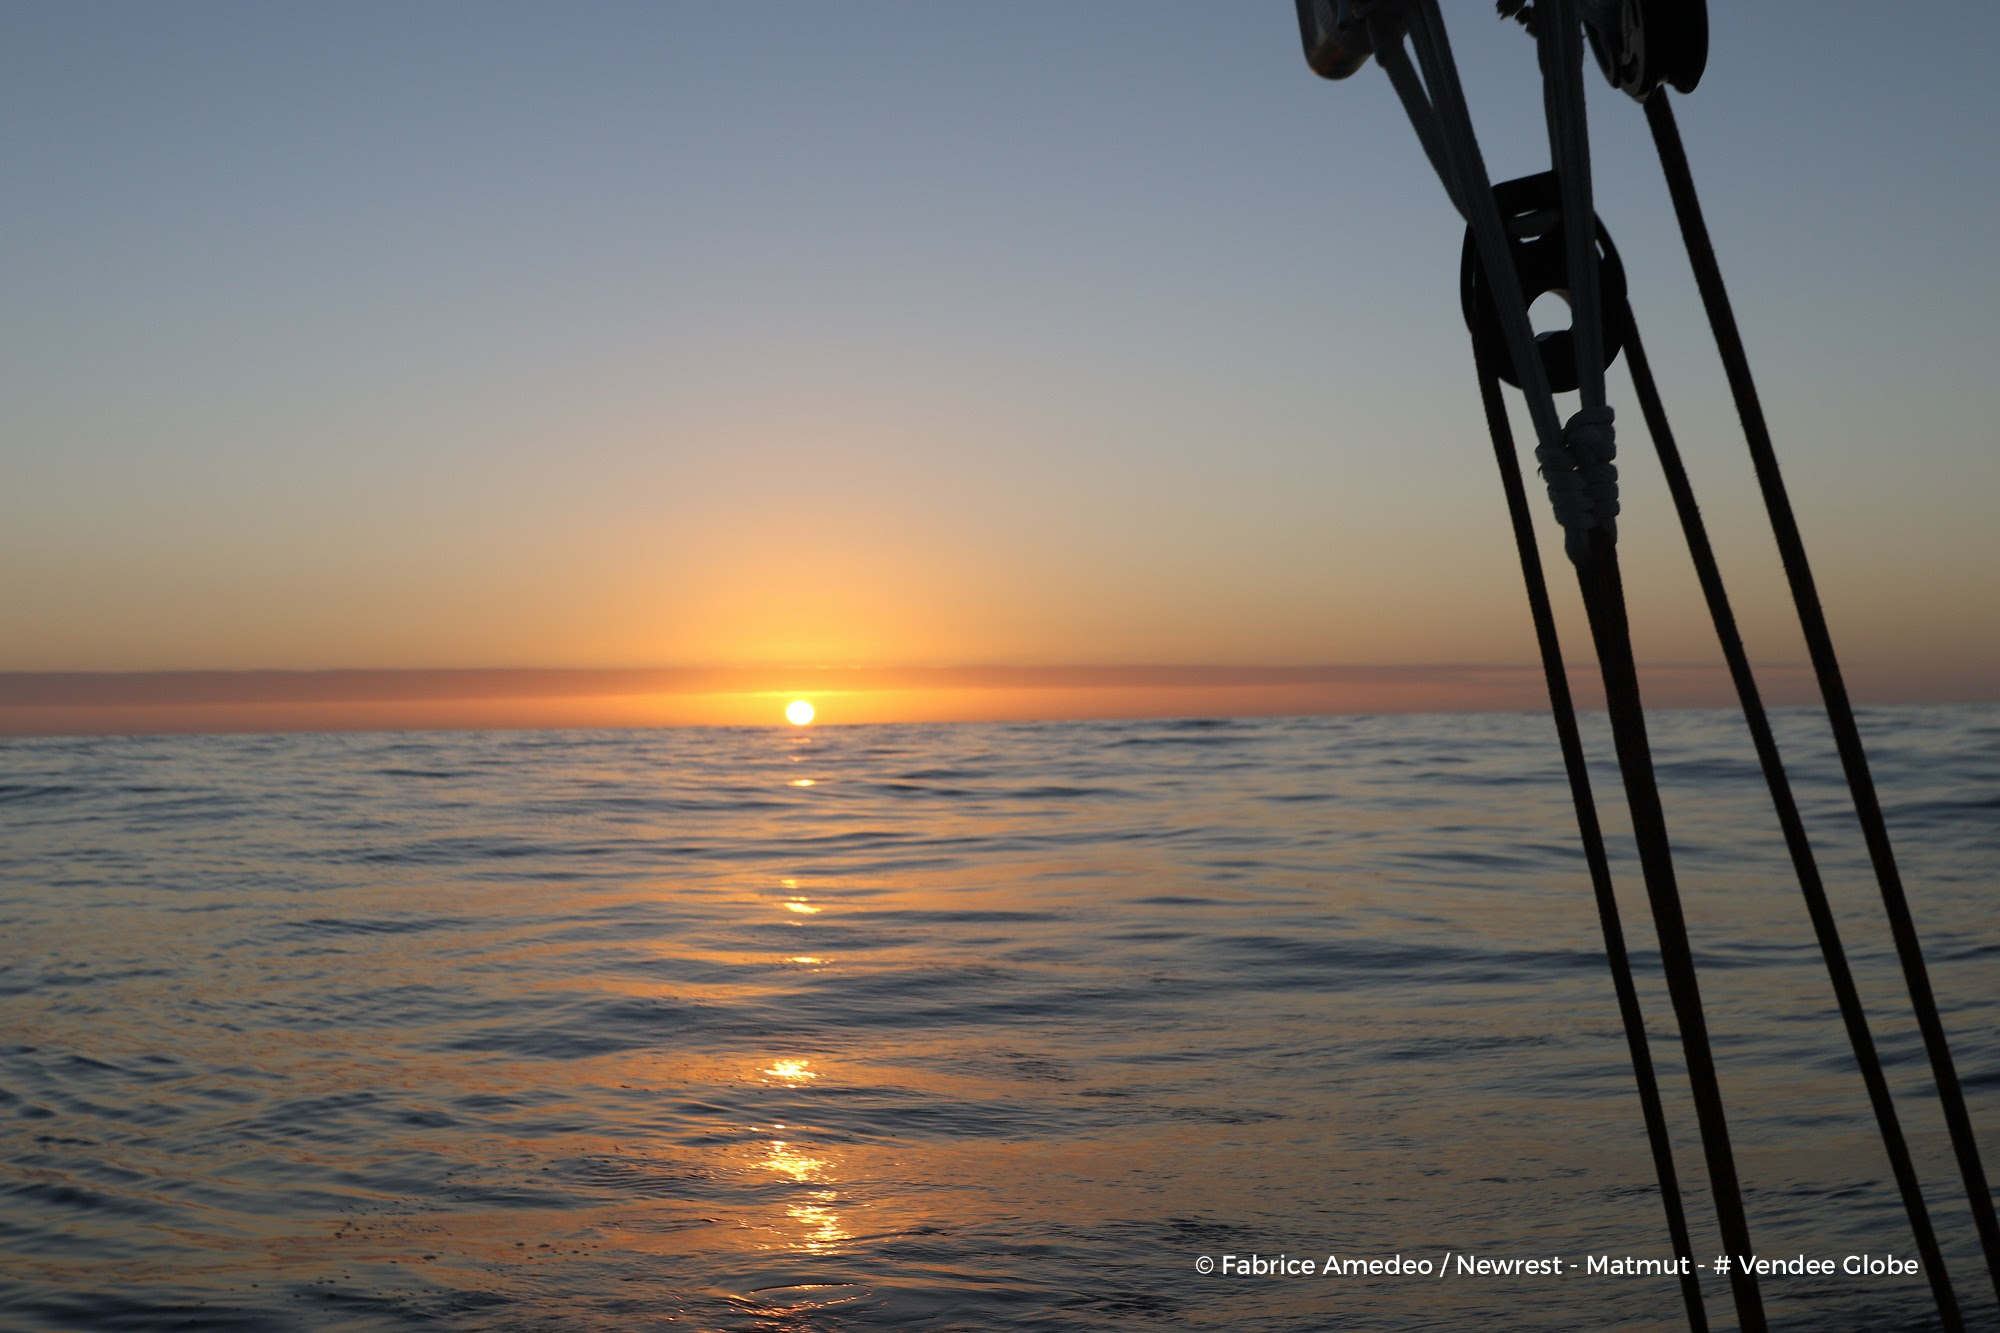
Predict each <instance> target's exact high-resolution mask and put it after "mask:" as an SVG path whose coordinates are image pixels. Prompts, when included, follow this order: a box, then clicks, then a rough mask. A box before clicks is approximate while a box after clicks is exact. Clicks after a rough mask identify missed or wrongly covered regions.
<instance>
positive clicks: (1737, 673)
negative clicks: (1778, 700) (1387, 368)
mask: <svg viewBox="0 0 2000 1333" xmlns="http://www.w3.org/2000/svg"><path fill="white" fill-rule="evenodd" d="M1625 355H1626V358H1627V360H1626V367H1627V369H1628V370H1630V372H1631V375H1632V387H1633V389H1634V391H1635V392H1636V394H1637V396H1638V399H1639V411H1640V412H1641V414H1642V415H1643V416H1644V417H1645V419H1646V429H1647V432H1648V433H1649V434H1651V435H1652V437H1653V448H1654V451H1655V452H1656V453H1657V454H1658V455H1659V458H1660V470H1661V471H1662V472H1663V473H1665V474H1666V481H1667V490H1668V491H1669V492H1670V493H1671V494H1672V496H1673V501H1674V509H1675V511H1676V512H1677V513H1678V514H1679V516H1680V522H1681V531H1682V532H1683V533H1684V534H1685V535H1686V537H1687V544H1688V554H1689V555H1690V556H1691V557H1692V558H1693V560H1694V567H1695V576H1696V578H1697V579H1698V580H1699V581H1700V583H1701V591H1702V596H1703V598H1704V599H1705V600H1706V601H1707V603H1708V613H1709V619H1710V620H1711V621H1713V622H1714V625H1715V637H1716V639H1717V641H1718V642H1720V644H1721V645H1722V655H1723V658H1724V659H1725V660H1726V661H1727V663H1728V665H1729V676H1730V679H1731V680H1732V681H1733V682H1734V683H1735V686H1736V697H1737V700H1738V702H1739V703H1740V704H1741V706H1742V709H1743V717H1744V720H1745V722H1747V723H1748V724H1749V728H1750V737H1751V740H1752V742H1753V744H1754V745H1755V746H1756V750H1757V760H1758V763H1759V764H1760V765H1761V766H1762V768H1763V770H1764V782H1765V785H1766V786H1767V787H1769V788H1770V791H1771V803H1772V805H1773V806H1775V807H1776V809H1777V813H1778V825H1779V827H1780V828H1781V829H1782V830H1783V831H1784V835H1785V847H1786V849H1787V850H1788V851H1789V852H1790V853H1791V858H1792V868H1793V870H1794V872H1795V873H1796V874H1797V876H1798V881H1799V891H1800V892H1801V893H1802V894H1803V895H1804V896H1805V900H1806V912H1807V914H1808V915H1809V916H1811V918H1812V924H1813V931H1814V933H1815V934H1816V935H1817V936H1818V937H1819V949H1820V954H1821V955H1822V956H1823V957H1824V958H1825V959H1826V970H1827V974H1828V976H1829V977H1830V978H1831V980H1832V982H1833V993H1834V996H1835V998H1836V999H1837V1000H1838V1002H1839V1005H1840V1017H1841V1021H1842V1022H1843V1023H1845V1024H1846V1027H1847V1037H1848V1042H1849V1044H1850V1045H1851V1046H1852V1047H1853V1048H1854V1059H1855V1063H1856V1064H1858V1065H1859V1066H1860V1067H1861V1079H1862V1082H1863V1083H1865V1084H1866V1085H1867V1088H1868V1100H1869V1103H1870V1104H1871V1105H1872V1106H1873V1107H1874V1109H1875V1120H1876V1123H1877V1125H1878V1126H1880V1128H1881V1131H1882V1146H1883V1147H1884V1148H1885V1149H1886V1150H1887V1152H1888V1154H1889V1165H1890V1168H1891V1170H1892V1171H1893V1172H1894V1174H1895V1177H1896V1188H1897V1190H1898V1192H1899V1193H1901V1195H1902V1197H1903V1209H1904V1211H1905V1212H1906V1213H1908V1214H1909V1218H1910V1230H1911V1232H1912V1234H1913V1235H1914V1237H1915V1239H1916V1243H1917V1251H1918V1254H1919V1255H1920V1257H1921V1260H1922V1262H1923V1265H1924V1271H1925V1275H1926V1277H1927V1278H1928V1279H1929V1281H1930V1286H1931V1295H1932V1297H1933V1298H1934V1299H1935V1300H1936V1302H1937V1307H1938V1314H1939V1316H1940V1317H1941V1318H1942V1320H1943V1322H1944V1327H1945V1330H1946V1333H1958V1331H1959V1330H1962V1329H1963V1328H1964V1327H1965V1323H1964V1319H1963V1316H1962V1315H1961V1314H1960V1312H1959V1309H1958V1298H1957V1296H1956V1295H1955V1294H1954V1293H1953V1291H1952V1289H1951V1279H1950V1278H1949V1276H1948V1275H1947V1274H1946V1272H1945V1263H1944V1255H1943V1253H1942V1252H1941V1251H1940V1250H1939V1248H1938V1241H1937V1235H1936V1233H1935V1232H1934V1231H1933V1230H1932V1228H1931V1220H1930V1214H1929V1213H1928V1212H1927V1211H1926V1210H1925V1207H1924V1196H1923V1189H1922V1186H1921V1185H1920V1184H1919V1183H1918V1180H1917V1172H1916V1167H1915V1166H1914V1165H1913V1164H1912V1162H1911V1160H1910V1148H1909V1145H1908V1143H1906V1142H1905V1141H1904V1139H1903V1128H1902V1125H1901V1123H1900V1122H1899V1121H1898V1119H1897V1117H1896V1103H1895V1099H1894V1098H1893V1097H1892V1096H1891V1095H1890V1093H1889V1083H1888V1080H1887V1079H1886V1078H1885V1077H1884V1076H1883V1074H1882V1061H1881V1059H1880V1057H1879V1056H1877V1054H1876V1051H1875V1040H1874V1037H1873V1036H1872V1035H1871V1034H1870V1032H1869V1029H1868V1014H1867V1011H1866V1010H1865V1009H1864V1008H1863V1007H1862V1004H1861V996H1860V993H1859V992H1858V991H1857V990H1856V989H1855V985H1854V974H1853V972H1852V971H1851V970H1850V969H1849V967H1848V965H1847V951H1846V950H1845V949H1844V948H1843V947H1842V946H1841V942H1840V928H1839V926H1838V925H1837V924H1836V923H1835V921H1834V915H1833V907H1832V905H1831V904H1830V903H1829V902H1828V901H1827V896H1826V886H1825V884H1824V883H1822V882H1821V880H1820V874H1819V866H1818V864H1817V863H1816V862H1815V860H1814V859H1813V852H1812V844H1811V843H1810V842H1809V841H1807V839H1806V830H1805V823H1804V821H1803V820H1802V819H1801V818H1800V816H1799V806H1798V802H1797V800H1796V799H1794V797H1793V795H1792V786H1791V782H1790V780H1789V779H1788V778H1787V777H1786V774H1785V766H1784V762H1783V760H1781V759H1780V758H1779V755H1778V742H1777V738H1776V737H1775V736H1774V735H1773V734H1772V732H1771V719H1770V716H1769V715H1768V714H1767V713H1766V712H1765V711H1764V701H1763V697H1762V695H1761V694H1760V693H1759V691H1758V689H1757V678H1756V677H1755V675H1753V674H1752V673H1751V670H1750V658H1749V655H1748V654H1747V653H1746V652H1745V651H1744V648H1743V636H1742V635H1741V634H1740V633H1738V631H1737V628H1736V614H1735V612H1734V611H1732V610H1731V609H1730V605H1729V593H1728V591H1727V590H1726V589H1725V588H1724V587H1723V583H1722V571H1721V569H1720V568H1719V567H1718V566H1717V564H1716V561H1715V550H1714V548H1713V547H1712V546H1711V545H1710V544H1709V540H1708V528H1707V525H1706V524H1705V523H1703V522H1702V517H1701V509H1700V506H1698V505H1697V504H1696V503H1695V498H1694V489H1693V487H1692V486H1690V485H1689V483H1688V477H1687V469H1686V468H1685V467H1684V466H1682V463H1681V455H1680V447H1679V446H1678V445H1677V444H1675V442H1674V436H1673V431H1672V429H1671V428H1670V427H1669V426H1668V425H1667V413H1666V408H1665V407H1664V406H1663V405H1662V404H1661V402H1660V391H1659V386H1658V385H1657V384H1655V383H1654V381H1653V370H1652V366H1651V365H1650V364H1649V363H1648V362H1647V360H1646V349H1645V344H1644V343H1642V342H1641V341H1640V339H1639V328H1638V322H1637V321H1636V320H1634V321H1630V322H1628V324H1627V326H1626V330H1625Z"/></svg>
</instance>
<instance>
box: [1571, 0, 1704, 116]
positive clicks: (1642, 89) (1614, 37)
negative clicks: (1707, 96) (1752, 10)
mask: <svg viewBox="0 0 2000 1333" xmlns="http://www.w3.org/2000/svg"><path fill="white" fill-rule="evenodd" d="M1582 8H1583V10H1584V13H1585V14H1587V15H1591V16H1592V17H1593V18H1595V19H1596V21H1591V20H1590V19H1586V21H1585V23H1584V31H1585V32H1586V33H1588V34H1589V37H1590V49H1591V50H1592V51H1594V52H1596V54H1597V64H1598V68H1600V69H1602V70H1603V71H1604V77H1605V78H1607V79H1609V80H1611V86H1612V87H1614V88H1617V89H1619V90H1620V91H1621V92H1627V93H1630V94H1631V95H1632V96H1634V97H1636V98H1638V99H1639V100H1640V101H1642V102H1643V101H1645V100H1646V97H1647V95H1648V94H1650V93H1651V92H1652V91H1653V90H1654V89H1655V88H1657V87H1659V86H1660V85H1661V84H1663V83H1670V84H1672V85H1673V86H1674V87H1676V88H1678V89H1680V90H1681V91H1682V92H1684V93H1691V92H1693V91H1694V86H1695V85H1696V84H1697V83H1700V82H1701V74H1702V71H1703V70H1704V69H1706V68H1707V67H1708V0H1610V3H1608V4H1604V5H1601V6H1600V5H1587V6H1583V7H1582Z"/></svg>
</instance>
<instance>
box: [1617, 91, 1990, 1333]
mask: <svg viewBox="0 0 2000 1333" xmlns="http://www.w3.org/2000/svg"><path fill="white" fill-rule="evenodd" d="M1646 123H1647V124H1648V125H1649V126H1650V127H1651V128H1652V131H1653V143H1654V146H1655V147H1656V148H1657V149H1658V151H1659V155H1660V165H1661V166H1662V167H1663V168H1664V169H1665V172H1666V178H1667V191H1668V193H1669V194H1670V195H1671V196H1672V198H1673V203H1674V214H1675V216H1676V217H1677V218H1678V219H1679V222H1680V228H1681V239H1682V240H1683V241H1684V242H1685V243H1686V246H1687V252H1688V259H1689V260H1690V262H1691V263H1692V264H1693V267H1694V276H1695V285H1696V286H1697V287H1698V288H1699V289H1700V292H1701V300H1702V305H1703V306H1704V307H1705V308H1706V310H1707V312H1708V322H1709V327H1710V329H1711V330H1713V332H1714V334H1715V343H1716V348H1717V350H1718V351H1720V353H1721V354H1722V364H1723V369H1724V371H1725V372H1726V373H1727V375H1728V377H1729V389H1730V392H1731V394H1732V395H1734V397H1735V399H1736V412H1737V415H1738V416H1739V417H1741V418H1742V421H1743V433H1744V436H1745V438H1746V439H1747V440H1748V442H1749V445H1750V458H1751V462H1752V464H1753V465H1754V466H1755V469H1756V472H1757V485H1758V487H1759V489H1760V490H1761V491H1762V492H1763V496H1764V508H1765V510H1766V511H1767V512H1768V513H1769V515H1770V519H1771V529H1772V533H1773V535H1774V536H1775V537H1776V538H1777V542H1778V554H1779V557H1780V559H1781V560H1782V561H1783V564H1784V568H1785V578H1786V581H1787V582H1788V583H1789V584H1790V585H1791V591H1792V601H1793V604H1794V605H1795V606H1796V607H1797V608H1798V615H1799V624H1800V626H1801V628H1802V629H1803V630H1804V631H1805V639H1806V650H1807V652H1808V653H1809V654H1810V656H1811V658H1812V664H1813V672H1814V674H1815V675H1817V676H1818V678H1819V688H1820V694H1821V696H1822V697H1823V698H1824V700H1825V702H1826V712H1827V719H1828V721H1829V722H1830V723H1831V724H1832V727H1833V737H1834V744H1835V746H1836V747H1837V748H1838V749H1839V751H1840V762H1841V767H1842V768H1843V769H1844V770H1845V771H1846V774H1847V785H1848V788H1849V790H1850V791H1851V792H1852V793H1853V797H1854V811H1855V814H1856V815H1857V816H1858V817H1859V818H1860V821H1861V832H1862V837H1863V839H1864V840H1865V841H1866V843H1867V845H1868V858H1869V860H1870V861H1871V862H1872V863H1873V864H1874V868H1875V879H1876V882H1877V883H1878V884H1879V885H1880V887H1881V891H1882V905H1883V908H1884V909H1885V910H1886V911H1887V913H1888V917H1889V929H1890V932H1891V933H1892V934H1893V935H1894V937H1895V940H1896V955H1897V957H1898V958H1899V959H1900V960H1901V962H1902V965H1903V978H1904V980H1905V982H1906V983H1907V984H1908V986H1909V990H1910V1003H1911V1006H1912V1008H1914V1009H1915V1010H1916V1016H1917V1026H1918V1028H1919V1029H1920V1030H1921V1031H1922V1032H1923V1037H1924V1049H1925V1051H1926V1052H1927V1053H1928V1054H1929V1056H1930V1062H1931V1073H1932V1075H1933V1077H1934V1078H1935V1079H1936V1081H1937V1089H1938V1101H1939V1103H1940V1104H1941V1106H1942V1108H1943V1111H1944V1118H1945V1125H1946V1126H1947V1128H1948V1129H1949V1130H1950V1132H1951V1146H1952V1150H1953V1152H1954V1154H1955V1155H1956V1156H1957V1158H1958V1170H1959V1176H1960V1178H1961V1179H1962V1180H1963V1181H1964V1183H1965V1193H1966V1197H1967V1200H1968V1201H1969V1202H1970V1204H1971V1206H1972V1218H1973V1223H1974V1225H1975V1226H1976V1227H1977V1228H1978V1231H1979V1243H1980V1247H1981V1248H1982V1249H1983V1250H1984V1251H1985V1256H1986V1269H1987V1273H1988V1275H1989V1276H1990V1277H1991V1278H1992V1279H1993V1290H1994V1293H1995V1295H1996V1296H2000V1219H1996V1217H1995V1216H1994V1209H1993V1195H1992V1192H1991V1191H1990V1189H1989V1188H1988V1187H1987V1183H1986V1171H1985V1168H1984V1167H1983V1166H1982V1165H1981V1164H1980V1160H1979V1144H1978V1140H1977V1139H1976V1138H1975V1136H1974V1134H1973V1129H1972V1118H1971V1116H1970V1115H1968V1114H1967V1112H1966V1109H1965V1094H1964V1093H1963V1091H1962V1090H1961V1089H1960V1087H1959V1082H1958V1070H1957V1068H1956V1066H1955V1065H1954V1064H1953V1062H1952V1058H1951V1044H1950V1041H1949V1040H1948V1039H1947V1038H1946V1035H1945V1030H1944V1020H1943V1019H1942V1018H1941V1017H1940V1016H1939V1014H1938V1007H1937V999H1936V997H1935V996H1934V995H1933V994H1932V992H1931V982H1930V973H1929V970H1928V969H1927V968H1926V967H1925V965H1924V951H1923V944H1922V942H1921V941H1920V940H1919V939H1918V937H1917V928H1916V923H1915V921H1914V920H1913V919H1912V918H1911V915H1910V904H1909V899H1908V896H1907V895H1906V894H1905V893H1904V891H1903V880H1902V875H1901V874H1900V873H1899V872H1898V870H1897V869H1896V855H1895V851H1894V849H1893V848H1892V847H1891V846H1890V843H1889V830H1888V826H1887V824H1886V823H1885V822H1884V820H1883V818H1882V805H1881V801H1880V800H1879V799H1878V798H1877V796H1876V794H1875V783H1874V780H1873V779H1872V778H1871V777H1870V776H1869V772H1868V756H1867V754H1866V752H1865V751H1864V750H1863V748H1862V745H1861V730H1860V728H1859V727H1858V726H1857V725H1856V724H1855V720H1854V709H1853V706H1852V705H1851V704H1850V703H1849V702H1848V698H1847V686H1846V684H1845V682H1844V681H1843V680H1842V678H1841V673H1840V662H1839V659H1838V658H1837V657H1836V656H1835V655H1834V651H1833V638H1832V635H1831V634H1830V633H1829V632H1828V630H1827V625H1826V616H1825V613H1824V612H1823V611H1822V610H1821V608H1820V603H1819V593H1818V591H1817V590H1816V588H1815V587H1814V584H1813V576H1812V567H1811V566H1810V564H1808V562H1807V560H1806V551H1805V543H1804V541H1803V540H1802V539H1801V538H1800V536H1799V529H1798V523H1797V521H1796V520H1795V519H1794V518H1793V516H1792V506H1791V500H1790V499H1789V497H1788V496H1787V495H1786V492H1785V483H1784V478H1783V477H1782V476H1781V475H1780V473H1779V471H1778V457H1777V453H1776V451H1775V450H1774V449H1773V448H1772V446H1771V432H1770V429H1769V427H1768V426H1766V424H1765V422H1764V409H1763V407H1762V405H1761V404H1760V403H1759V402H1758V399H1757V386H1756V383H1755V382H1754V381H1753V380H1752V379H1751V377H1750V358H1749V356H1748V355H1747V354H1746V353H1745V351H1744V349H1743V339H1742V336H1741V334H1739V333H1738V331H1737V328H1736V318H1735V315H1734V314H1733V313H1732V312H1731V310H1730V306H1729V294H1728V291H1727V290H1726V289H1725V288H1724V287H1723V283H1722V269H1721V266H1720V265H1719V264H1718V263H1717V262H1716V258H1715V248H1714V246H1713V245H1712V244H1711V243H1710V242H1709V238H1708V227H1707V225H1706V224H1705V223H1704V222H1703V221H1702V215H1701V201H1700V199H1699V198H1698V197H1697V196H1696V194H1695V188H1694V176H1693V174H1692V173H1691V172H1690V171H1689V169H1688V162H1687V152H1686V150H1685V149H1684V148H1683V147H1682V145H1681V136H1680V128H1679V127H1678V126H1677V125H1676V124H1675V123H1674V113H1673V108H1672V107H1671V106H1669V105H1668V103H1667V96H1666V92H1665V90H1664V89H1661V90H1656V91H1655V92H1654V93H1653V94H1652V95H1651V96H1649V97H1648V98H1647V99H1646Z"/></svg>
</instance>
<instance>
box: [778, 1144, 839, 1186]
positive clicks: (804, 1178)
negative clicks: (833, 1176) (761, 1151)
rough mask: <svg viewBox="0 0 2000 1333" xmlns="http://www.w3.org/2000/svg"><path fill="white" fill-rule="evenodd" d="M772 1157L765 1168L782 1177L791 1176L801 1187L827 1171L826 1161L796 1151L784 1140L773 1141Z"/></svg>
mask: <svg viewBox="0 0 2000 1333" xmlns="http://www.w3.org/2000/svg"><path fill="white" fill-rule="evenodd" d="M769 1147H770V1150H771V1153H770V1156H768V1157H766V1158H765V1159H764V1167H765V1169H766V1170H769V1171H776V1172H777V1173H778V1174H780V1175H785V1176H790V1177H791V1178H792V1179H793V1180H796V1181H798V1182H799V1183H800V1184H801V1185H803V1184H805V1183H807V1182H808V1181H812V1180H814V1179H816V1178H817V1177H818V1175H819V1173H820V1172H822V1171H824V1170H826V1161H825V1159H823V1158H819V1157H808V1156H806V1155H805V1154H804V1153H802V1152H798V1151H796V1150H794V1149H793V1148H792V1147H791V1145H790V1144H788V1143H786V1142H785V1141H784V1140H783V1139H772V1140H771V1142H770V1144H769Z"/></svg>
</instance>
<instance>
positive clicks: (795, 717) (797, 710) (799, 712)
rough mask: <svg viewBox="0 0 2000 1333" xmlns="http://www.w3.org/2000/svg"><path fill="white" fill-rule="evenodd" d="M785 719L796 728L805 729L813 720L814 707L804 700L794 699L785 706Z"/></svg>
mask: <svg viewBox="0 0 2000 1333" xmlns="http://www.w3.org/2000/svg"><path fill="white" fill-rule="evenodd" d="M785 719H786V720H787V721H788V722H790V723H791V724H792V725H793V726H795V727H803V726H804V725H805V724H806V723H808V722H810V721H812V720H813V706H812V705H811V704H809V703H807V702H806V701H805V700H804V699H794V700H792V701H791V702H790V703H788V704H786V705H785Z"/></svg>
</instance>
